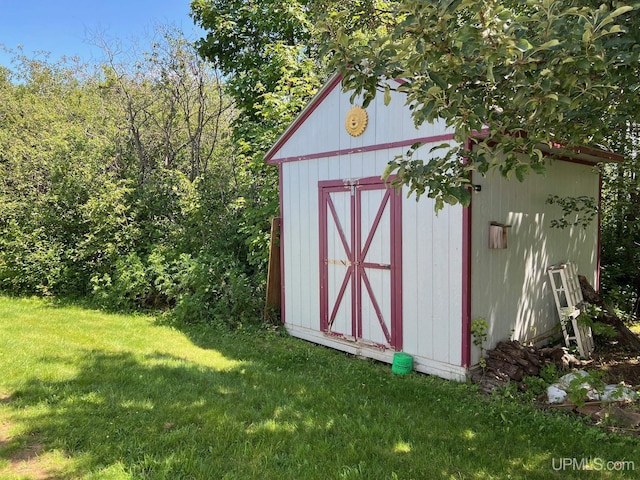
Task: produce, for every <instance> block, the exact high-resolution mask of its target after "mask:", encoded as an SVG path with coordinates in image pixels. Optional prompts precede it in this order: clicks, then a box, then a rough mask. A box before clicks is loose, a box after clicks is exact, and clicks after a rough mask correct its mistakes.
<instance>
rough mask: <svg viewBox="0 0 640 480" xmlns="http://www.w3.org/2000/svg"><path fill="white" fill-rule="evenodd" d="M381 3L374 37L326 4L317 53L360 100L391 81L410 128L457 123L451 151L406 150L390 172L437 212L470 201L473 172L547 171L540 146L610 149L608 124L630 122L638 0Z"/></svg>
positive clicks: (635, 84)
mask: <svg viewBox="0 0 640 480" xmlns="http://www.w3.org/2000/svg"><path fill="white" fill-rule="evenodd" d="M386 8H387V9H388V11H387V12H385V14H384V15H382V16H380V17H379V19H380V21H379V24H378V27H377V29H375V31H374V32H373V34H372V30H371V29H370V28H369V29H368V30H367V31H366V32H364V31H358V30H355V31H351V32H348V31H346V30H345V29H344V28H343V27H342V25H341V22H340V18H341V14H340V13H339V12H335V11H334V12H331V11H329V13H328V14H327V15H326V16H325V21H324V24H323V27H322V28H323V35H324V38H325V40H326V47H325V49H324V50H323V52H324V53H326V54H328V55H329V57H330V64H331V65H332V66H333V67H334V68H335V69H336V70H338V71H339V72H340V73H341V74H342V75H343V77H344V79H343V86H344V88H345V89H346V90H350V91H353V92H355V93H354V98H355V96H356V95H360V94H361V95H362V98H363V103H364V104H365V105H366V104H368V103H369V102H370V101H371V100H372V99H373V98H374V97H375V96H376V94H378V93H379V92H384V94H385V101H389V100H390V95H389V92H390V91H391V90H394V89H395V90H398V91H401V92H403V93H405V94H406V101H407V104H408V105H409V107H410V108H411V112H412V115H413V119H414V121H415V123H416V125H421V124H422V123H424V122H435V121H438V120H441V121H444V122H445V123H446V125H447V127H449V128H451V129H452V130H453V131H454V139H455V141H456V143H457V145H458V146H457V147H454V148H453V149H449V148H447V149H446V150H442V151H443V152H445V153H442V154H441V155H440V156H438V157H435V158H432V159H430V160H428V161H422V160H420V159H418V158H417V154H416V153H415V152H414V151H410V152H408V153H407V156H404V157H402V158H397V159H395V160H394V161H392V162H391V163H390V166H389V169H388V170H387V172H386V174H387V175H388V174H390V173H392V172H395V173H396V174H397V182H398V183H404V184H407V185H408V186H409V187H410V190H411V191H412V192H415V193H416V194H417V195H418V196H419V195H421V194H423V193H425V192H426V193H427V195H428V196H429V197H432V198H435V199H436V208H441V207H442V206H443V205H444V203H445V202H446V203H451V204H454V203H457V202H461V203H463V204H468V203H469V202H470V194H469V190H468V188H467V187H468V182H469V180H468V178H469V172H470V171H471V170H476V171H478V172H480V173H482V174H485V173H487V172H488V171H489V170H490V169H496V168H497V169H498V170H499V171H500V172H501V173H502V174H503V175H505V176H512V175H515V176H516V177H517V178H518V179H519V180H523V179H524V177H525V176H526V174H528V173H529V172H530V171H534V172H538V173H542V172H544V165H545V161H546V157H545V156H544V155H543V153H544V147H545V146H546V147H551V146H557V145H564V146H565V147H566V148H567V149H571V148H572V147H574V146H578V145H584V144H585V143H587V144H595V145H603V146H605V147H607V146H608V144H609V142H610V139H611V132H612V131H620V129H622V130H623V131H624V130H626V126H627V125H628V124H629V123H635V122H636V120H637V113H635V111H634V106H635V104H636V102H637V100H636V96H637V93H638V73H640V72H639V71H638V70H639V69H638V54H639V52H640V45H639V44H638V31H639V30H640V28H638V27H639V26H640V15H639V14H638V6H632V5H625V4H623V3H621V2H617V1H613V2H606V3H602V4H600V3H597V4H596V3H592V4H589V2H584V1H581V2H578V1H566V0H543V1H539V0H530V1H507V2H503V1H492V0H489V1H483V2H477V1H474V0H442V1H433V2H424V1H420V0H401V1H398V2H388V3H387V4H386ZM392 79H403V80H404V82H403V83H401V84H400V85H398V83H397V82H394V81H391V80H392ZM478 132H483V133H484V134H483V135H482V136H480V135H478ZM469 139H474V143H475V145H474V146H473V148H468V147H469V145H467V144H466V143H465V142H466V141H467V140H469ZM521 154H525V155H521ZM461 156H464V157H467V158H468V159H469V161H468V162H466V163H463V162H462V161H461V160H460V157H461Z"/></svg>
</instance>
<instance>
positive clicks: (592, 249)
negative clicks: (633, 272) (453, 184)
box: [471, 161, 599, 364]
mask: <svg viewBox="0 0 640 480" xmlns="http://www.w3.org/2000/svg"><path fill="white" fill-rule="evenodd" d="M474 182H475V183H476V184H480V185H481V186H482V191H481V192H479V193H476V194H474V195H473V199H472V249H471V252H472V263H471V265H472V267H471V268H472V275H471V277H472V289H471V291H472V298H471V305H472V312H471V318H472V319H474V318H477V317H484V318H485V319H486V320H487V322H488V323H489V338H488V341H487V345H486V346H487V348H491V347H493V346H494V345H495V344H496V343H497V342H498V341H500V340H505V339H508V338H513V339H516V340H521V341H524V340H535V339H539V338H541V337H544V336H545V335H547V334H549V333H551V332H552V330H553V328H554V327H555V326H556V325H557V323H558V320H557V315H556V310H555V307H554V300H553V296H552V293H551V289H550V286H549V282H548V279H547V274H546V269H547V267H548V266H549V265H552V264H556V263H560V262H565V261H568V260H570V261H572V262H575V263H576V264H577V266H578V271H579V273H581V274H583V275H585V276H586V277H587V278H588V279H589V281H590V282H594V280H595V274H596V270H597V256H598V255H597V235H598V233H597V229H598V225H597V219H594V221H593V222H592V223H591V224H590V225H589V226H588V227H587V228H586V229H583V228H582V227H580V226H576V227H571V228H567V229H564V230H562V229H557V228H551V220H552V219H558V218H560V217H561V209H560V207H558V206H556V205H547V204H546V203H545V202H546V200H547V198H548V196H549V195H559V196H573V197H576V196H580V195H587V196H591V197H594V198H595V199H596V200H597V198H598V190H599V177H598V173H597V172H596V171H595V170H594V168H593V167H591V166H589V165H581V164H576V163H569V162H564V161H555V162H553V163H550V164H549V165H548V169H547V174H546V175H545V176H541V175H536V174H531V175H529V176H528V177H527V178H526V179H525V181H524V182H523V183H520V182H518V181H517V180H516V179H511V180H506V179H504V178H502V177H501V176H500V175H499V174H497V173H496V174H494V175H490V176H489V177H487V178H482V177H480V176H479V175H475V176H474ZM491 221H496V222H500V223H504V224H510V225H512V227H511V228H509V229H508V233H507V235H508V247H507V248H506V249H489V248H488V238H489V232H488V229H489V223H490V222H491ZM477 361H478V351H477V350H476V349H475V348H474V351H473V352H472V364H474V363H477Z"/></svg>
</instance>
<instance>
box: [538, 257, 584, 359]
mask: <svg viewBox="0 0 640 480" xmlns="http://www.w3.org/2000/svg"><path fill="white" fill-rule="evenodd" d="M547 273H548V274H549V279H550V280H551V288H552V290H553V298H554V299H555V301H556V309H557V310H558V317H559V318H560V326H561V327H562V335H563V336H564V343H565V345H566V346H567V347H571V345H572V342H575V344H576V346H577V347H578V351H579V352H580V356H581V357H582V358H589V357H591V354H592V353H593V350H594V349H595V344H594V342H593V333H592V332H591V327H589V326H586V325H580V324H579V323H578V316H579V315H580V310H581V308H583V304H584V298H583V297H582V289H581V288H580V281H579V280H578V271H577V270H576V266H575V265H574V264H573V263H570V262H567V263H562V264H559V265H551V266H550V267H549V268H548V269H547ZM569 323H571V327H572V330H573V332H572V333H570V332H569V329H568V324H569Z"/></svg>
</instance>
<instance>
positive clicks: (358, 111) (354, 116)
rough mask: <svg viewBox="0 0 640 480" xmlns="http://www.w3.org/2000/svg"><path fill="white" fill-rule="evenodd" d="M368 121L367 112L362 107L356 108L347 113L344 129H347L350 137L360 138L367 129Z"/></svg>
mask: <svg viewBox="0 0 640 480" xmlns="http://www.w3.org/2000/svg"><path fill="white" fill-rule="evenodd" d="M368 121H369V116H368V115H367V111H366V110H365V109H364V108H362V107H358V106H355V107H353V108H352V109H351V110H349V113H347V118H345V120H344V127H345V128H346V129H347V133H348V134H349V135H351V136H352V137H359V136H360V135H362V134H363V133H364V131H365V129H366V128H367V123H368Z"/></svg>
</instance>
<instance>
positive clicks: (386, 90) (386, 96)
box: [384, 85, 391, 105]
mask: <svg viewBox="0 0 640 480" xmlns="http://www.w3.org/2000/svg"><path fill="white" fill-rule="evenodd" d="M389 103H391V88H390V87H389V85H385V87H384V104H385V105H389Z"/></svg>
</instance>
